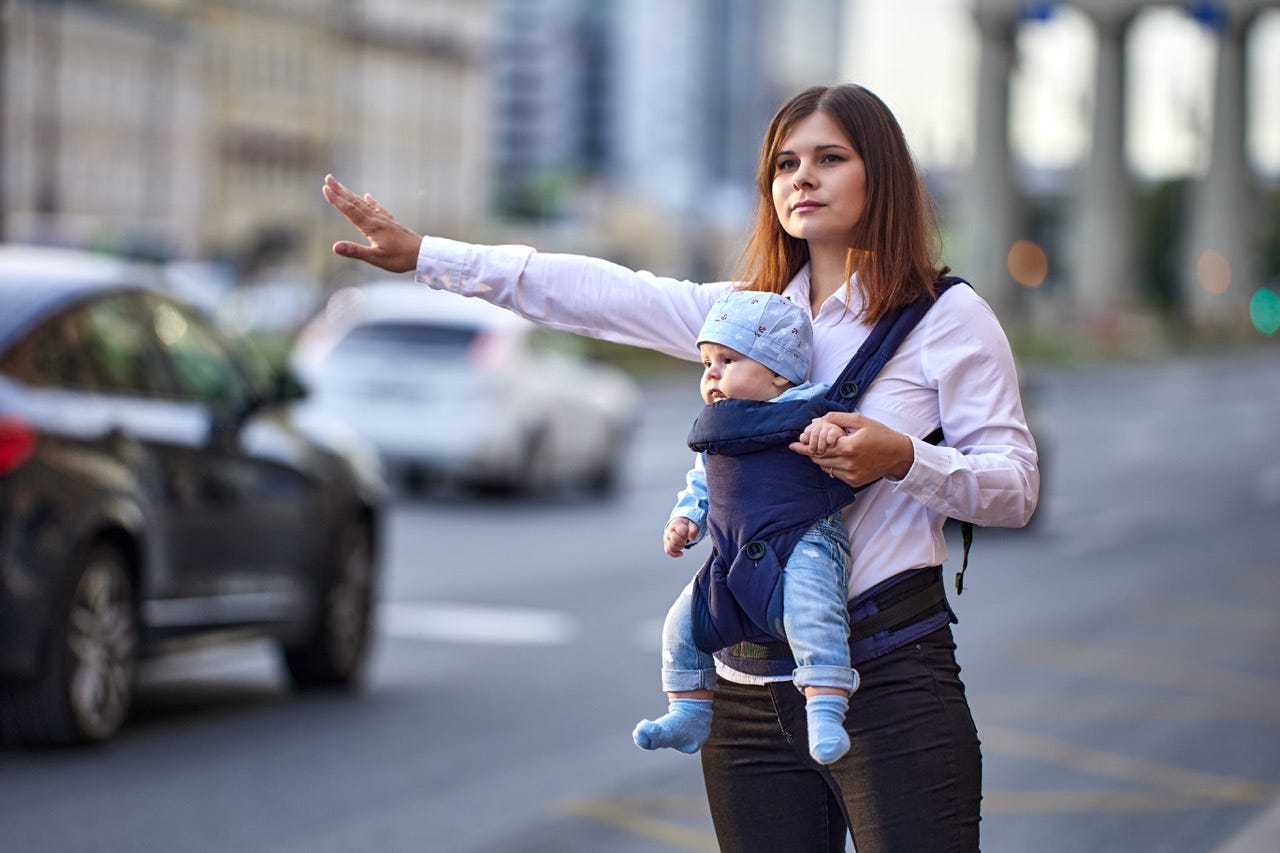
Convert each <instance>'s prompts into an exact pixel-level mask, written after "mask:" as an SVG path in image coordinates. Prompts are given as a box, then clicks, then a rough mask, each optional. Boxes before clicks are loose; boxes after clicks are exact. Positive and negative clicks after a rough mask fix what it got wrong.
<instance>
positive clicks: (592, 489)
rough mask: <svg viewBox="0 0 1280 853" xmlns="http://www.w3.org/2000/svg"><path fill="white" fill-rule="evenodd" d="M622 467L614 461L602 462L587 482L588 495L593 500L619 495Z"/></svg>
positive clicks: (588, 477)
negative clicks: (620, 469)
mask: <svg viewBox="0 0 1280 853" xmlns="http://www.w3.org/2000/svg"><path fill="white" fill-rule="evenodd" d="M620 467H621V466H619V465H618V463H617V462H616V461H614V460H606V461H604V462H601V463H600V465H599V467H597V468H596V469H595V470H594V471H592V472H591V473H590V474H589V475H588V476H587V480H586V484H585V485H586V489H587V494H588V495H590V496H591V497H593V498H601V499H607V498H612V497H614V496H615V495H617V493H618V481H619V480H620V479H621V472H620V471H619V470H618V469H619V468H620Z"/></svg>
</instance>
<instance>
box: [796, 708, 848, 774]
mask: <svg viewBox="0 0 1280 853" xmlns="http://www.w3.org/2000/svg"><path fill="white" fill-rule="evenodd" d="M804 709H805V716H807V717H808V719H809V754H810V755H812V756H813V760H814V761H816V762H818V763H819V764H834V763H835V762H836V761H837V760H838V759H839V758H840V756H842V755H844V754H845V753H846V752H848V751H849V733H848V732H846V731H845V730H844V714H845V712H846V711H848V710H849V697H848V696H839V695H836V694H820V695H818V696H810V697H809V698H808V700H806V702H805V706H804Z"/></svg>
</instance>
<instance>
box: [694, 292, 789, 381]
mask: <svg viewBox="0 0 1280 853" xmlns="http://www.w3.org/2000/svg"><path fill="white" fill-rule="evenodd" d="M698 343H699V344H702V343H713V344H720V345H721V346H726V347H728V348H729V349H731V350H735V351H737V352H740V353H742V354H743V355H745V356H746V357H747V358H749V359H751V360H753V361H758V362H760V363H761V364H763V365H764V366H765V367H767V368H769V369H770V370H772V371H773V372H774V373H776V374H778V375H779V376H782V377H785V378H786V379H787V380H788V381H790V382H794V383H795V384H797V385H799V384H800V383H802V382H804V381H805V380H806V379H807V378H808V376H809V359H810V356H811V355H812V354H813V324H812V323H810V322H809V318H808V317H807V316H806V315H805V313H804V309H803V308H801V307H800V306H799V305H797V304H795V303H794V302H792V301H791V300H790V299H787V298H786V297H785V296H780V295H778V294H776V293H765V292H763V291H759V290H731V291H729V292H728V293H726V294H725V295H724V296H721V297H720V298H719V299H718V300H716V304H715V305H713V306H712V307H711V311H710V312H709V313H708V314H707V320H706V322H705V323H703V324H702V331H700V332H698Z"/></svg>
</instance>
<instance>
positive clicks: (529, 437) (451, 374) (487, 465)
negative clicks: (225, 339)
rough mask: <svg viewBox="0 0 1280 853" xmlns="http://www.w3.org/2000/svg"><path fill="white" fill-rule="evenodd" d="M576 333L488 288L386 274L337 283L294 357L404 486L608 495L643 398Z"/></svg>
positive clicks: (326, 402)
mask: <svg viewBox="0 0 1280 853" xmlns="http://www.w3.org/2000/svg"><path fill="white" fill-rule="evenodd" d="M575 340H576V339H574V338H573V337H572V336H569V335H566V334H565V333H561V332H551V331H548V330H545V329H541V328H539V327H537V326H535V325H534V324H533V323H530V322H529V321H527V320H525V319H523V318H521V317H519V316H517V315H515V314H512V313H511V312H509V311H506V310H504V309H501V308H497V307H495V306H493V305H490V304H488V303H486V302H483V301H481V300H479V299H468V298H465V297H462V296H458V295H456V294H452V293H445V292H442V291H435V290H431V289H430V288H428V287H426V286H424V285H419V284H408V283H377V284H370V285H365V286H363V287H358V288H347V289H344V290H340V291H338V292H337V293H335V294H334V295H333V296H332V297H331V298H330V299H329V302H328V304H327V305H326V306H325V309H324V310H323V311H322V312H320V314H319V315H318V316H317V317H315V318H314V319H313V320H312V321H311V322H310V323H309V324H308V325H307V326H306V327H305V328H304V329H303V331H302V333H301V335H300V336H299V338H298V342H297V345H296V347H295V350H294V355H293V366H294V369H295V371H296V372H297V374H298V376H299V377H300V378H301V379H302V380H303V382H304V384H306V385H307V387H308V388H309V389H310V391H311V394H310V396H309V397H308V400H307V405H308V406H311V407H315V408H316V409H319V410H322V411H324V412H325V413H326V414H329V415H334V416H337V417H338V418H340V419H342V420H344V421H346V422H347V423H349V424H350V425H351V426H352V427H353V428H354V429H355V430H356V431H357V432H358V433H360V434H361V435H363V436H364V437H365V438H367V439H368V440H369V442H370V443H371V444H373V445H374V446H375V447H377V448H378V450H379V452H380V453H381V455H382V460H383V464H384V466H385V468H386V470H387V473H388V476H389V477H390V478H391V479H392V480H393V481H394V482H397V483H398V484H400V485H402V486H407V487H409V488H418V487H422V486H426V485H432V484H434V483H437V482H441V481H446V482H453V483H459V484H462V485H464V486H471V487H482V488H498V489H502V490H512V491H519V492H524V493H536V492H541V491H544V490H547V489H551V488H561V487H565V486H572V487H584V488H586V489H588V490H590V491H591V492H593V493H596V494H608V493H610V492H612V491H613V489H614V488H615V487H616V485H617V483H618V479H619V474H620V472H621V470H622V466H623V464H624V461H625V457H626V454H627V445H628V442H629V438H630V436H631V433H632V430H633V426H634V424H635V420H636V418H637V416H638V410H639V399H640V395H639V392H638V389H637V387H636V385H635V383H634V382H633V381H632V380H631V378H630V377H629V376H627V375H626V374H625V373H623V372H622V371H620V370H618V369H616V368H614V367H611V366H607V365H603V364H599V363H594V362H591V361H588V360H587V359H586V358H584V357H583V356H582V355H581V354H575V353H574V352H573V349H574V347H573V346H572V344H573V343H574V342H575Z"/></svg>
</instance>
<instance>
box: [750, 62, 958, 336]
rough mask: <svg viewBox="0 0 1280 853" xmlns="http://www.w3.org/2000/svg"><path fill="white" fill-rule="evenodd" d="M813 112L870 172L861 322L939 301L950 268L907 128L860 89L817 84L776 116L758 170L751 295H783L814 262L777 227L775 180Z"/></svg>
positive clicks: (855, 268)
mask: <svg viewBox="0 0 1280 853" xmlns="http://www.w3.org/2000/svg"><path fill="white" fill-rule="evenodd" d="M815 112H822V113H825V114H826V115H828V116H830V117H831V118H832V119H833V120H834V121H835V122H836V124H838V125H839V126H840V128H841V129H842V130H843V131H844V132H845V134H846V135H848V137H849V141H850V142H852V143H853V147H854V149H855V150H856V151H857V152H858V155H859V156H860V157H861V158H862V163H863V166H864V168H865V170H866V175H867V198H866V204H865V206H864V208H863V213H862V216H861V217H860V218H859V220H858V223H857V226H856V228H855V232H854V233H855V236H854V244H853V245H852V246H850V247H849V250H850V251H849V266H848V272H849V274H853V273H857V275H858V284H859V288H860V289H861V290H862V293H863V298H864V305H865V307H864V310H863V314H862V319H863V320H864V321H866V322H871V323H874V322H876V321H877V320H879V319H880V318H881V317H883V316H884V315H885V314H886V313H888V312H889V311H892V310H893V309H895V308H899V307H901V306H903V305H907V304H909V303H911V302H913V301H914V300H916V299H917V298H919V297H920V296H922V295H924V294H926V293H927V294H929V295H934V289H933V283H934V282H935V281H937V280H938V278H939V277H940V276H942V275H945V274H946V272H947V267H945V266H941V265H939V263H938V261H937V251H938V248H937V229H936V227H935V223H934V218H933V209H932V207H931V206H930V204H929V199H928V196H927V195H926V194H925V190H924V186H923V184H922V183H921V180H920V174H919V172H918V171H917V170H916V165H915V161H914V160H913V159H912V157H911V151H910V149H909V148H908V147H907V140H906V137H905V136H904V135H903V133H902V127H901V126H900V125H899V124H898V120H897V119H896V118H894V116H893V113H892V112H890V111H889V108H888V107H887V106H885V104H884V102H883V101H881V100H880V99H879V98H878V97H876V95H874V94H873V93H872V92H870V91H869V90H867V89H864V88H863V87H861V86H857V85H852V84H847V85H842V86H813V87H810V88H808V89H805V90H804V91H803V92H800V93H799V94H797V95H796V96H795V97H793V98H792V99H791V100H789V101H787V102H786V103H785V104H783V105H782V107H781V108H780V109H779V110H778V112H777V114H776V115H774V117H773V121H771V122H770V123H769V129H768V131H766V133H765V137H764V144H763V145H762V146H761V149H760V164H759V166H758V167H757V168H756V189H757V190H758V191H759V195H760V197H759V200H758V205H759V206H758V208H757V210H756V223H755V227H754V229H753V230H752V233H751V237H750V239H749V240H748V241H747V246H746V248H745V249H744V251H743V254H742V262H741V264H740V268H741V271H742V272H741V274H740V275H739V276H737V278H738V280H739V281H743V282H746V285H745V286H746V287H747V288H749V289H751V290H764V291H769V292H772V293H781V292H782V291H783V289H784V288H785V287H786V286H787V284H788V283H789V282H790V281H791V279H792V278H794V277H795V275H796V273H798V272H799V271H800V268H801V267H803V266H804V265H805V263H807V262H808V260H809V246H808V244H807V243H806V242H805V241H804V240H800V239H797V238H795V237H792V236H791V235H790V234H788V233H787V232H786V231H784V230H783V229H782V225H781V223H779V221H778V216H777V213H776V212H775V210H774V207H773V177H774V172H775V170H776V166H775V165H774V163H775V155H776V153H777V151H778V147H779V146H780V145H781V144H782V142H783V140H784V139H786V137H787V134H789V133H790V132H791V129H792V128H793V127H795V125H796V123H797V122H799V121H800V120H801V119H804V118H807V117H808V116H810V115H812V114H813V113H815ZM847 286H848V285H847V283H846V287H847Z"/></svg>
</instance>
